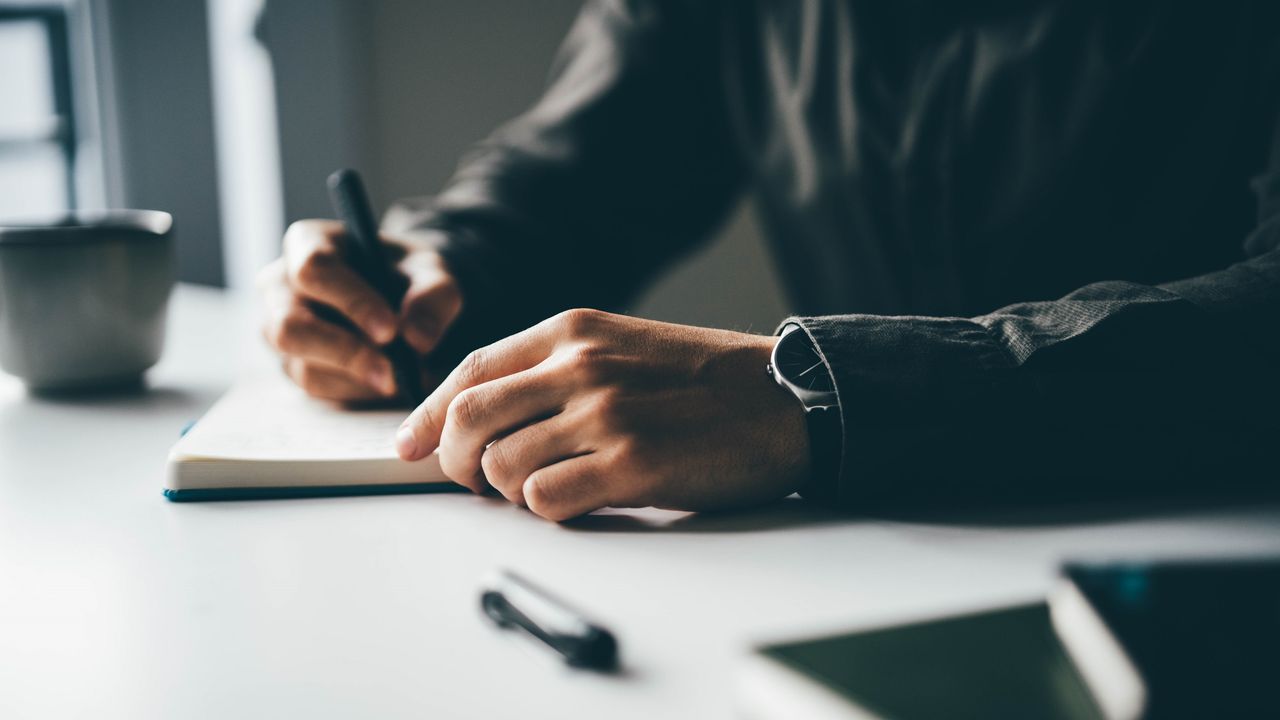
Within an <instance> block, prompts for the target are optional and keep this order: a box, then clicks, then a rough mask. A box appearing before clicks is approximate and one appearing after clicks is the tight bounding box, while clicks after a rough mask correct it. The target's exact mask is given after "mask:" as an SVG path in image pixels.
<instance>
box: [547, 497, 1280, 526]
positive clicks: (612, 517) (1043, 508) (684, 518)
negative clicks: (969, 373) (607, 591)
mask: <svg viewBox="0 0 1280 720" xmlns="http://www.w3.org/2000/svg"><path fill="white" fill-rule="evenodd" d="M1261 509H1272V510H1274V509H1280V493H1276V492H1261V491H1254V492H1250V493H1242V492H1237V493H1218V494H1213V495H1209V494H1200V495H1196V496H1170V497H1158V498H1145V499H1139V498H1124V499H1112V500H1107V501H1101V500H1095V501H1087V502H1081V501H1077V502H1062V503H1050V504H1039V505H1033V504H1021V505H1012V504H1010V505H1002V506H990V505H987V506H980V505H973V506H967V507H955V506H951V507H947V508H941V507H932V508H913V509H907V508H894V509H884V510H879V511H877V512H874V513H855V512H849V511H839V510H833V509H830V508H825V507H823V506H820V505H818V504H816V503H812V502H809V501H806V500H803V499H801V498H798V497H794V496H793V497H789V498H786V499H784V500H781V501H779V502H776V503H772V504H769V505H765V506H762V507H758V508H752V509H750V510H738V511H725V512H707V513H677V512H670V513H662V514H661V516H660V517H655V516H654V515H653V513H652V511H647V512H638V511H628V510H623V509H610V510H606V511H601V512H597V513H593V514H591V515H586V516H583V517H580V518H576V519H574V520H570V521H567V522H565V523H563V525H564V527H566V528H569V529H571V530H576V531H581V532H614V533H755V532H768V531H772V530H783V529H789V528H795V527H818V526H836V525H847V524H851V523H866V522H871V523H875V522H899V523H918V524H923V525H947V526H956V527H972V528H984V527H992V528H1018V527H1029V528H1031V527H1043V528H1049V527H1069V526H1072V525H1096V524H1099V523H1109V522H1121V521H1126V520H1144V519H1145V520H1151V519H1159V518H1170V519H1172V518H1178V517H1184V516H1188V515H1200V514H1204V513H1211V512H1226V511H1241V510H1261Z"/></svg>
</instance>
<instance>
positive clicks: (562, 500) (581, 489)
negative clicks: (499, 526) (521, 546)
mask: <svg viewBox="0 0 1280 720" xmlns="http://www.w3.org/2000/svg"><path fill="white" fill-rule="evenodd" d="M609 477H610V474H609V468H608V467H607V463H606V462H605V460H604V459H603V457H602V456H601V455H600V454H599V453H591V454H589V455H583V456H581V457H575V458H570V459H568V460H564V461H561V462H558V463H555V464H554V465H549V466H547V467H544V468H541V469H539V470H536V471H534V472H533V473H532V474H530V475H529V477H528V478H527V479H526V480H525V481H524V487H523V489H522V494H523V496H524V502H525V504H526V505H527V506H528V507H529V509H530V510H532V511H533V512H534V513H536V514H538V515H541V516H542V517H544V518H546V519H548V520H554V521H555V522H561V521H564V520H568V519H569V518H574V517H577V516H579V515H583V514H586V513H589V512H591V511H592V510H598V509H600V508H602V507H607V506H608V505H609V504H610V501H609Z"/></svg>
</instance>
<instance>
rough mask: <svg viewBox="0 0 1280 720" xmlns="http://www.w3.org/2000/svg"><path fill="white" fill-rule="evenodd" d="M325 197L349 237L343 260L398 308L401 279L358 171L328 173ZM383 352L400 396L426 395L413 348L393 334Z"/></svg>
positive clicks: (411, 400)
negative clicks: (388, 252)
mask: <svg viewBox="0 0 1280 720" xmlns="http://www.w3.org/2000/svg"><path fill="white" fill-rule="evenodd" d="M329 199H330V200H331V201H332V202H333V209H334V211H335V212H337V213H338V217H339V218H340V219H341V220H342V222H343V224H345V225H346V226H347V235H348V236H349V238H350V242H349V243H347V247H346V255H347V257H346V260H347V263H348V264H350V265H351V267H352V268H353V269H354V270H355V271H356V272H357V273H358V274H359V275H360V277H362V278H364V279H365V281H366V282H368V283H369V284H370V285H372V286H373V289H374V290H377V291H378V292H379V293H380V294H381V295H382V297H383V299H385V300H386V301H387V305H389V306H391V309H392V310H393V311H395V310H398V309H399V308H400V301H401V300H402V299H403V298H404V287H403V283H402V282H401V281H400V280H399V278H398V277H397V276H396V275H395V273H394V272H393V271H392V269H391V265H390V263H388V262H387V257H386V253H384V252H383V248H382V241H380V240H379V239H378V223H377V221H376V220H375V219H374V216H373V207H372V206H371V205H370V204H369V196H368V194H367V193H366V192H365V190H364V183H363V182H361V181H360V174H359V173H357V172H356V171H355V170H351V169H349V168H348V169H343V170H338V171H335V172H334V173H333V174H332V175H330V176H329ZM383 352H384V353H386V356H387V359H388V360H390V361H391V371H392V373H393V374H394V375H395V380H396V388H397V389H398V390H399V392H400V397H401V398H402V399H403V400H405V401H406V402H409V403H412V404H414V405H417V404H418V403H420V402H422V401H423V400H424V399H426V393H424V392H423V390H422V381H421V378H420V376H419V374H418V360H417V358H416V357H415V355H414V352H413V348H410V347H409V345H408V343H406V342H405V341H404V339H403V338H400V337H396V338H395V339H394V340H392V341H391V342H390V343H389V344H388V345H387V346H386V347H385V348H383Z"/></svg>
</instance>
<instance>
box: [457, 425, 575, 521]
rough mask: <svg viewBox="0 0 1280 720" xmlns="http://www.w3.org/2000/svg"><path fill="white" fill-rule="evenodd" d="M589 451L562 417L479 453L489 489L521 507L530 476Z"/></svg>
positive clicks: (521, 429)
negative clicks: (525, 482)
mask: <svg viewBox="0 0 1280 720" xmlns="http://www.w3.org/2000/svg"><path fill="white" fill-rule="evenodd" d="M588 451H589V448H587V447H586V446H584V445H583V442H582V440H581V433H577V432H574V423H573V422H572V421H571V420H569V419H568V418H566V417H565V415H563V414H562V415H556V416H555V417H551V418H547V419H546V420H543V421H542V422H536V423H534V424H532V425H529V426H527V427H523V428H520V429H519V430H516V431H515V432H513V433H511V434H510V435H507V436H505V437H501V438H498V439H497V440H495V441H494V442H493V443H492V444H491V445H489V446H488V447H487V448H484V449H482V453H483V454H482V456H481V461H480V464H481V466H482V467H483V469H484V477H485V479H486V480H488V484H489V485H491V486H493V488H494V489H496V490H497V491H498V492H500V493H502V496H503V497H505V498H506V499H507V500H509V501H511V502H513V503H515V504H516V505H524V504H525V500H524V481H525V480H527V479H528V478H529V476H530V475H532V474H533V473H535V472H536V471H538V470H540V469H542V468H544V467H547V466H549V465H553V464H555V463H558V462H560V461H562V460H566V459H568V458H571V457H577V456H579V455H584V454H586V453H587V452H588Z"/></svg>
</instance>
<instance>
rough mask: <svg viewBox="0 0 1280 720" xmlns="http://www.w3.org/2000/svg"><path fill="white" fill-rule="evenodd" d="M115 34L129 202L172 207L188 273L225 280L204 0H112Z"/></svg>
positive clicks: (113, 57) (123, 195) (118, 120)
mask: <svg viewBox="0 0 1280 720" xmlns="http://www.w3.org/2000/svg"><path fill="white" fill-rule="evenodd" d="M102 5H103V6H104V7H105V10H106V17H105V18H104V19H105V20H106V28H107V36H106V42H107V44H108V46H109V49H108V54H109V56H110V62H111V64H112V66H113V72H112V73H111V76H112V82H113V83H114V100H115V102H114V109H115V114H116V117H115V118H114V121H115V122H114V123H113V125H114V126H115V128H117V129H116V131H115V132H116V133H117V134H118V152H119V154H120V158H119V160H118V162H119V166H120V168H121V173H122V176H123V177H122V178H121V180H122V185H123V187H120V188H114V189H113V192H111V193H110V194H109V197H112V198H117V199H118V202H119V203H120V204H122V205H125V206H128V207H135V208H147V209H152V210H165V211H167V212H170V213H173V216H174V222H175V225H174V227H175V229H176V232H177V237H178V272H179V276H180V277H181V278H182V279H183V280H187V281H191V282H198V283H206V284H212V285H220V284H222V282H223V263H222V244H221V231H220V222H219V215H218V186H217V174H216V170H215V165H216V161H215V155H214V147H213V100H212V91H211V82H210V75H209V40H208V32H207V23H206V17H205V3H204V0H112V1H111V2H107V3H103V4H102Z"/></svg>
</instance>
